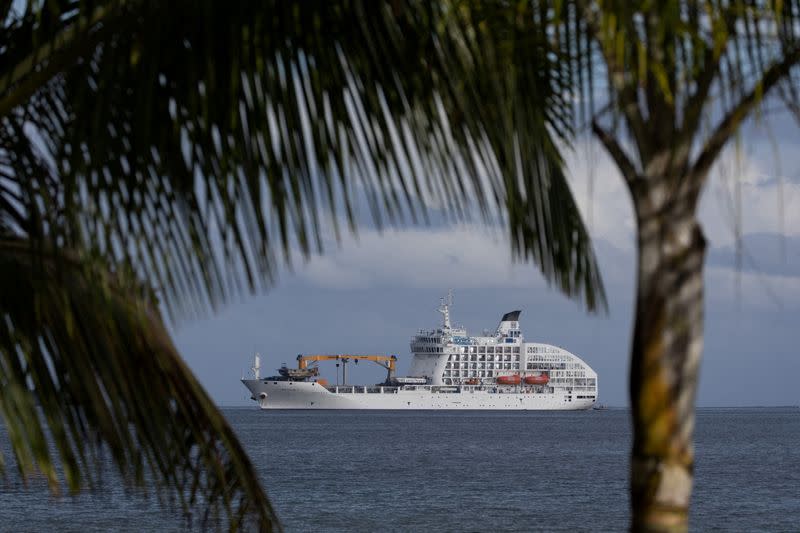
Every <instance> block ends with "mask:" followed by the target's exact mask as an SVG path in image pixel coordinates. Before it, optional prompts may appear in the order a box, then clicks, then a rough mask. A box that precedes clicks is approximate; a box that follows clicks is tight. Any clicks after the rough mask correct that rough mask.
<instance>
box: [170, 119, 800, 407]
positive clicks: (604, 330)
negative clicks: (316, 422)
mask: <svg viewBox="0 0 800 533" xmlns="http://www.w3.org/2000/svg"><path fill="white" fill-rule="evenodd" d="M768 124H769V127H765V125H764V124H757V123H754V122H750V123H748V125H747V126H746V127H745V128H744V130H743V133H742V135H741V136H740V138H739V140H738V149H735V148H734V147H731V148H730V149H729V150H728V151H727V152H725V154H724V155H723V157H722V159H721V161H720V162H719V164H718V165H717V167H716V170H715V171H714V173H713V175H712V177H711V180H710V182H709V183H708V184H707V186H706V189H705V190H704V193H703V197H702V200H701V206H700V218H701V221H702V224H703V229H704V232H705V235H706V238H707V239H708V242H709V245H708V255H707V262H706V273H705V281H706V313H705V320H706V323H705V350H704V357H703V363H702V366H701V372H700V385H699V392H698V399H697V404H698V406H762V405H763V406H766V405H798V404H800V388H799V387H798V386H797V384H796V383H797V376H798V375H800V357H799V355H800V153H798V151H797V148H798V143H797V139H798V138H800V137H798V133H800V129H798V127H797V124H796V123H793V122H792V121H791V119H789V118H787V117H781V116H778V117H777V118H775V119H773V120H770V121H769V123H768ZM567 161H568V170H569V174H570V185H571V187H572V190H573V193H574V195H575V197H576V200H577V201H578V203H579V206H580V208H581V212H582V214H583V216H584V221H585V222H586V224H587V226H588V227H589V232H590V234H591V237H592V240H593V244H594V247H595V251H596V253H597V256H598V259H599V263H600V269H601V274H602V276H603V281H604V283H605V288H606V292H607V294H608V299H609V312H608V313H607V314H588V313H587V312H586V310H585V308H584V307H583V306H582V305H581V304H580V303H579V302H576V301H572V300H569V299H568V298H567V297H565V296H564V295H562V294H561V293H560V292H558V291H557V290H555V289H552V288H550V287H548V285H547V283H546V282H545V280H544V279H543V277H542V275H541V274H540V273H539V272H538V270H537V269H536V267H535V266H533V265H530V264H515V263H513V262H512V261H511V254H510V248H509V244H508V241H507V239H506V238H505V236H504V234H503V231H502V228H486V227H482V226H479V225H458V226H445V225H442V224H433V225H430V226H427V227H414V226H408V227H403V228H400V229H396V230H392V231H385V232H383V233H378V232H377V231H375V230H374V229H372V228H371V227H370V226H369V225H368V224H364V225H363V226H362V227H361V229H360V230H359V236H358V238H357V239H356V238H353V237H350V236H348V237H346V238H344V239H343V240H342V242H341V244H340V245H339V246H338V247H336V246H332V247H331V246H329V247H328V250H327V251H326V253H325V254H324V255H322V256H316V257H313V258H312V259H311V260H309V261H308V262H307V263H305V264H303V265H299V266H296V267H295V268H294V270H293V271H292V272H288V271H284V272H283V273H282V274H281V275H280V277H279V280H278V282H277V284H276V285H275V286H274V287H273V288H271V289H269V290H268V291H266V292H263V293H260V294H256V295H253V296H249V297H246V298H242V299H241V300H239V301H237V302H234V303H232V304H229V305H227V306H226V307H224V308H223V309H221V310H220V311H219V312H217V313H216V314H213V315H210V316H207V317H205V318H201V319H196V320H193V321H189V322H181V323H178V324H173V325H172V331H173V334H174V338H175V341H176V344H177V346H178V349H179V350H180V352H181V354H182V355H183V357H184V358H185V359H186V361H187V363H188V364H189V366H190V367H191V368H192V370H193V371H194V372H195V373H196V374H197V376H198V377H199V379H200V381H201V382H202V383H203V385H204V386H205V387H206V388H207V390H208V391H209V392H210V394H211V395H212V397H213V398H214V400H215V401H217V402H218V403H219V404H220V405H225V406H230V405H252V402H251V401H250V400H249V393H248V391H247V390H246V389H245V388H244V386H243V385H242V384H241V383H240V382H239V380H240V378H241V377H242V375H243V374H245V373H246V372H247V371H248V370H249V367H250V366H251V364H252V357H253V354H254V352H259V353H260V354H261V357H262V375H271V374H274V373H275V372H274V370H275V369H277V367H279V366H280V365H281V364H282V363H287V364H288V365H290V366H292V365H294V364H295V358H296V356H297V354H299V353H375V354H397V355H398V357H399V363H398V367H399V368H398V370H399V374H400V375H403V374H404V373H405V371H406V370H407V369H408V366H409V363H410V359H411V354H410V353H409V341H410V339H411V336H412V335H413V334H414V333H415V332H416V331H417V330H418V329H420V328H431V327H435V326H438V325H439V324H440V322H441V316H440V315H439V313H437V312H436V308H437V307H438V305H439V298H440V297H442V296H444V295H445V294H446V293H447V290H448V289H450V288H452V289H453V290H454V305H453V308H452V311H451V314H452V317H453V321H454V322H455V323H456V324H459V325H463V326H465V327H466V328H467V330H468V332H470V333H471V334H479V333H480V332H481V331H482V330H483V329H492V330H493V329H494V328H495V327H496V326H497V324H498V321H499V319H500V317H501V315H502V314H503V313H505V312H507V311H512V310H515V309H521V310H522V315H521V318H520V324H521V329H522V332H523V335H524V336H525V338H526V339H527V340H528V341H536V342H546V343H550V344H554V345H557V346H560V347H562V348H564V349H566V350H568V351H570V352H572V353H574V354H576V355H578V356H579V357H581V358H582V359H583V360H584V361H585V362H586V363H588V364H589V365H590V366H591V367H592V368H593V369H594V370H595V371H596V372H597V373H598V380H599V399H600V401H601V402H602V403H604V404H608V405H612V406H625V405H627V404H628V398H627V375H628V367H629V348H630V340H631V326H632V320H633V296H634V290H635V286H634V281H635V254H634V252H635V248H634V247H635V240H634V229H635V228H634V219H633V212H632V208H631V204H630V198H629V195H628V193H627V191H626V189H625V187H624V184H623V181H622V179H621V177H620V176H619V174H618V172H617V171H616V170H615V168H614V167H613V164H612V163H611V161H610V160H609V159H608V157H607V156H606V155H605V154H604V152H603V150H602V148H601V147H600V146H599V145H597V144H595V143H593V142H590V141H581V142H579V143H578V144H577V145H576V147H575V149H574V150H573V151H571V152H569V153H568V154H567ZM590 189H591V191H592V193H591V195H590V194H589V191H590ZM737 198H738V200H737ZM737 225H738V226H737ZM737 227H738V233H740V235H741V241H740V242H741V246H742V251H741V253H738V254H737V252H736V243H737V239H736V234H737ZM321 369H322V374H323V376H325V377H327V378H328V379H330V380H331V381H335V368H334V366H333V365H332V364H325V363H323V364H322V365H321ZM348 374H349V381H350V382H351V383H376V382H379V381H382V380H383V379H384V377H385V370H383V369H382V368H380V367H378V366H376V365H374V364H371V363H362V364H359V365H358V366H355V365H351V366H350V367H349V369H348Z"/></svg>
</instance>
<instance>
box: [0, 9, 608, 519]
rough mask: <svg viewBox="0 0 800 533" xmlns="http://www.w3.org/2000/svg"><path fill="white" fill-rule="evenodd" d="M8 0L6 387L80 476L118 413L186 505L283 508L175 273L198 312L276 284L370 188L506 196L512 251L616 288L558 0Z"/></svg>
mask: <svg viewBox="0 0 800 533" xmlns="http://www.w3.org/2000/svg"><path fill="white" fill-rule="evenodd" d="M3 15H4V21H5V26H4V27H5V31H4V32H3V35H2V36H0V173H2V180H0V231H2V236H3V238H4V239H5V241H6V243H7V245H6V247H5V248H3V249H2V250H0V254H3V257H2V261H3V262H4V264H5V267H4V268H6V269H7V275H6V276H5V277H4V283H5V285H4V289H3V290H4V292H3V299H2V306H3V308H2V312H3V314H4V316H5V317H7V320H6V324H5V325H4V326H3V327H5V328H6V331H5V333H4V334H5V340H4V341H3V342H2V343H0V350H2V357H3V361H4V365H6V364H7V365H8V368H7V369H6V368H5V367H4V369H3V376H2V379H5V380H7V381H8V384H9V386H8V387H4V392H3V395H2V396H0V402H2V405H1V406H0V408H2V409H3V413H4V417H5V419H6V421H7V424H8V426H9V431H10V433H11V434H12V436H13V439H14V440H13V442H14V452H15V454H16V458H17V463H18V464H19V465H20V468H21V469H22V471H23V473H24V474H27V473H29V472H31V471H33V470H34V469H39V470H41V471H43V472H46V473H48V475H49V477H50V479H51V480H52V481H53V483H55V481H54V478H53V475H54V474H53V472H54V471H55V470H54V464H55V462H56V461H60V462H61V464H62V465H64V468H65V474H66V476H67V482H68V484H69V486H70V487H72V488H77V487H78V486H79V485H80V484H81V483H82V482H84V481H88V482H91V474H90V472H91V471H92V470H91V467H92V464H93V460H92V458H93V454H94V453H95V452H96V448H93V447H92V446H89V445H83V444H80V443H83V442H85V441H86V440H87V436H89V435H96V437H97V438H98V439H99V440H100V441H102V442H104V443H106V445H107V446H108V447H109V448H110V449H111V450H112V453H113V456H114V459H115V461H116V463H117V465H118V466H119V468H120V471H121V472H122V474H123V476H124V477H125V478H126V479H128V480H129V481H130V482H132V483H135V484H141V483H143V482H144V481H143V480H144V479H145V477H144V476H145V474H144V472H145V471H147V470H149V471H151V472H152V473H153V475H154V476H155V477H156V478H157V481H159V483H160V485H162V486H166V487H172V488H175V489H177V493H178V495H179V496H178V497H179V499H180V500H181V502H182V503H183V504H185V505H187V506H190V505H191V504H193V503H198V502H200V501H202V502H203V503H205V502H209V503H212V504H214V505H212V506H211V507H210V508H212V509H218V510H220V511H225V513H224V514H225V516H227V517H229V518H230V519H232V520H233V522H232V523H233V524H234V525H235V524H237V523H238V522H239V521H240V519H242V520H243V519H245V518H247V519H255V520H256V521H258V522H259V523H260V524H261V525H262V527H264V528H266V527H268V526H270V524H275V522H274V516H273V513H272V511H271V509H270V507H269V504H268V501H267V500H266V497H265V496H264V494H263V492H262V491H261V489H260V487H259V485H258V481H257V479H256V476H255V474H254V471H253V470H252V468H250V466H251V465H250V464H249V462H248V461H247V459H246V457H245V455H244V453H243V452H242V451H241V449H240V447H239V444H238V443H237V442H236V440H235V438H234V437H233V436H232V434H231V432H230V429H229V428H228V426H227V425H226V424H225V422H224V420H223V418H222V417H221V415H220V414H219V412H218V411H217V410H216V408H215V407H214V406H213V404H212V403H211V402H210V400H209V399H208V397H207V396H206V395H205V393H204V392H203V391H202V389H201V388H200V387H199V386H198V385H197V383H196V381H195V380H194V378H193V377H192V376H191V374H190V372H189V371H188V370H187V369H186V368H185V367H184V366H183V364H182V363H181V362H180V359H179V358H178V357H177V354H176V353H175V351H174V349H173V347H172V346H171V344H170V343H169V339H168V337H167V336H166V334H165V333H164V332H163V327H162V326H161V322H160V319H159V318H158V316H157V314H156V313H155V311H154V310H155V309H156V307H157V305H158V304H156V303H155V302H156V301H157V299H156V295H157V297H158V301H160V303H161V304H163V305H164V306H165V308H166V309H167V310H168V311H170V312H171V313H173V314H174V315H175V316H185V315H186V314H190V313H192V312H195V311H197V310H198V309H202V308H204V307H207V306H209V305H210V306H211V307H215V306H217V305H219V304H221V303H222V302H224V301H226V300H228V299H229V298H230V297H231V296H232V295H235V294H238V293H240V292H242V291H247V290H254V289H258V288H260V287H263V286H265V285H268V284H269V283H272V282H273V281H274V279H275V276H276V273H277V271H278V269H279V266H280V264H281V262H287V263H289V262H291V261H292V260H293V259H294V258H295V257H296V256H297V255H299V256H300V257H308V256H309V255H310V254H312V253H315V252H320V251H323V242H324V237H325V231H326V228H329V227H330V228H333V232H334V234H336V235H337V236H338V235H339V234H340V232H341V231H342V230H343V228H340V227H339V220H340V218H341V215H343V218H344V220H345V221H346V224H347V229H349V230H351V231H355V230H356V224H355V220H356V216H357V215H358V213H357V212H356V209H357V208H358V205H359V203H360V201H361V199H362V198H363V199H365V201H366V203H367V205H368V208H369V211H370V215H371V218H372V220H373V221H374V223H375V224H376V225H377V226H379V227H384V226H386V225H391V224H400V223H404V222H407V221H409V220H411V221H418V220H426V219H427V217H428V216H429V215H430V214H431V208H426V207H425V206H426V205H435V206H437V207H436V210H437V211H441V212H442V214H443V215H444V216H445V218H446V219H448V220H451V221H463V220H476V219H477V220H482V221H489V222H494V221H496V220H497V219H498V218H500V219H501V220H502V221H503V222H504V223H505V224H506V225H507V226H508V228H509V233H510V236H511V243H512V247H513V248H512V251H513V253H514V256H515V257H516V258H519V259H532V260H533V261H534V262H535V263H536V264H537V265H538V266H539V267H540V268H541V270H542V272H543V273H544V275H545V277H546V278H547V279H548V280H549V281H550V282H552V283H554V284H556V285H557V286H558V287H559V288H560V289H562V290H563V291H565V292H566V293H567V294H570V295H573V296H577V297H581V298H583V299H584V300H585V301H586V303H587V305H588V307H589V308H592V309H593V308H595V307H598V306H602V305H604V303H605V300H604V295H603V291H602V285H601V283H600V278H599V274H598V271H597V266H596V263H595V259H594V255H593V253H592V250H591V246H590V244H589V240H588V236H587V234H586V231H585V228H584V227H583V224H582V222H581V219H580V216H579V214H578V211H577V208H576V206H575V204H574V201H573V199H572V197H571V195H570V194H569V188H568V185H567V183H566V179H565V175H564V171H563V161H562V159H561V156H560V153H559V148H558V146H559V145H560V144H563V143H568V141H569V139H570V136H571V134H572V131H571V127H570V124H572V123H573V118H572V115H571V106H570V105H567V103H566V98H568V94H569V91H570V89H571V86H570V84H571V80H570V78H569V76H567V75H565V74H564V73H563V72H562V71H563V67H562V66H561V63H560V62H559V61H560V59H561V57H560V56H559V55H558V51H557V50H556V49H554V48H553V46H552V43H551V40H550V36H549V35H548V34H547V32H546V31H544V30H543V27H544V26H543V25H542V24H541V21H542V19H543V17H544V16H545V15H546V10H543V9H539V8H534V7H533V5H532V4H528V3H520V4H519V5H514V6H513V9H512V8H511V7H510V6H509V5H508V4H507V3H506V2H473V1H470V2H467V1H449V2H441V3H426V2H417V1H412V0H407V1H400V2H371V1H357V0H351V1H347V0H342V1H338V2H330V1H308V2H296V3H292V2H237V3H234V4H233V5H230V4H229V3H222V2H213V1H210V0H206V1H201V2H186V1H177V2H170V3H163V2H147V1H139V2H136V1H131V2H80V1H72V2H71V1H62V2H43V3H38V2H37V3H30V4H27V6H26V9H25V10H23V12H20V10H19V9H16V8H15V6H12V5H10V4H9V5H7V6H5V12H4V13H3ZM95 278H96V279H97V280H98V282H97V284H96V285H95V284H94V283H93V281H94V279H95ZM144 280H146V283H145V281H144ZM90 281H92V283H90ZM140 286H144V287H147V288H148V290H142V289H140V288H139V287H140ZM151 288H152V290H153V291H154V293H151V292H150V289H151ZM6 291H8V292H6ZM6 295H7V296H6ZM96 331H99V332H100V333H99V334H98V335H97V336H95V332H96ZM15 361H16V362H15ZM14 365H16V366H14ZM51 369H54V370H51ZM145 390H146V391H148V393H147V394H146V395H143V394H142V391H145ZM59 394H63V395H67V401H61V400H58V401H57V399H58V398H59V396H58V395H59ZM36 401H40V402H41V406H42V408H43V409H42V413H43V415H39V414H37V411H36V410H35V408H34V406H35V403H36ZM150 413H152V416H150ZM42 417H43V418H42ZM46 431H49V432H50V434H51V435H52V436H53V438H54V439H55V440H56V441H57V444H58V449H59V455H58V457H50V456H48V455H47V454H46V453H45V451H44V448H43V446H44V440H43V439H44V437H43V436H42V435H43V434H44V433H45V432H46ZM187 494H188V495H187Z"/></svg>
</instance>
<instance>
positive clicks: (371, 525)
mask: <svg viewBox="0 0 800 533" xmlns="http://www.w3.org/2000/svg"><path fill="white" fill-rule="evenodd" d="M225 412H226V414H227V416H228V417H229V419H230V421H231V423H232V424H233V425H234V427H235V428H236V429H237V431H238V432H239V435H240V436H241V438H242V440H243V442H244V445H245V447H246V448H247V450H248V451H249V453H250V454H251V458H252V460H253V462H254V463H255V464H256V466H257V468H258V470H259V473H260V474H261V476H262V478H263V480H264V483H265V485H266V487H267V490H268V492H269V494H270V496H271V498H272V500H273V502H274V504H275V506H276V508H277V509H278V512H279V513H280V516H281V518H282V520H283V523H284V526H285V528H286V529H287V531H535V530H542V531H623V530H625V528H626V525H627V521H628V501H627V488H626V487H627V451H628V447H629V442H630V429H629V423H628V414H627V412H625V411H622V410H613V409H612V410H608V411H588V412H568V413H545V412H542V413H442V412H428V413H391V412H350V413H348V412H329V413H313V412H297V413H292V412H273V413H270V412H260V411H257V410H256V409H252V408H249V409H227V410H226V411H225ZM0 431H2V430H0ZM0 437H4V435H2V436H0ZM0 440H2V441H3V442H2V446H3V447H4V448H6V449H7V443H6V442H5V441H4V438H0ZM696 449H697V462H696V476H697V477H696V488H695V492H694V497H693V506H692V522H691V523H692V529H693V530H695V531H714V530H716V531H800V409H796V408H795V409H789V408H786V409H706V410H702V409H701V410H700V411H699V412H698V420H697V430H696ZM53 527H58V529H59V530H61V531H83V532H85V531H107V530H124V531H152V530H172V531H181V530H184V529H186V528H185V524H184V523H183V522H182V521H181V519H179V518H176V517H175V516H174V514H171V513H170V512H169V511H164V510H161V509H160V508H159V506H158V504H157V503H156V501H155V500H154V498H150V499H147V500H145V499H143V498H140V497H136V496H130V495H126V494H125V493H124V491H123V490H122V489H121V488H119V487H118V486H117V485H116V484H115V483H113V482H112V480H111V479H108V480H107V482H106V487H105V488H104V489H103V490H102V491H100V492H99V493H97V494H92V495H88V494H84V495H80V496H77V497H65V498H61V499H59V500H55V499H53V498H50V497H49V496H47V495H46V493H43V492H42V490H41V486H32V487H30V488H28V489H22V488H21V487H19V486H18V484H16V483H14V482H13V481H12V482H11V483H10V484H7V485H6V486H5V487H0V529H2V530H3V531H42V530H46V529H52V528H53Z"/></svg>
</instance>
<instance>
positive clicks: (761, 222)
mask: <svg viewBox="0 0 800 533" xmlns="http://www.w3.org/2000/svg"><path fill="white" fill-rule="evenodd" d="M771 172H773V170H772V169H770V170H767V169H764V168H762V167H761V165H760V164H759V162H758V160H757V158H755V157H753V156H748V155H741V156H740V160H739V162H738V164H737V161H736V154H735V151H734V150H733V149H731V150H727V151H726V152H725V153H724V154H723V157H722V159H721V161H720V162H719V163H718V164H717V167H716V168H715V171H714V172H713V174H712V176H711V180H710V182H709V183H708V184H707V186H706V190H705V191H704V193H703V198H702V200H701V204H700V218H701V220H702V221H703V228H704V230H705V233H706V237H707V238H708V240H709V241H710V243H711V244H712V245H713V246H724V245H728V244H731V243H733V242H734V241H735V239H736V231H735V228H736V224H737V219H738V224H740V228H741V229H740V231H741V233H742V234H743V235H746V234H748V233H778V234H783V235H785V236H796V235H800V183H796V182H791V181H789V180H788V179H784V180H783V182H781V180H780V179H779V177H778V176H776V175H774V174H772V173H771ZM737 187H738V188H739V191H738V193H737ZM737 196H738V197H739V198H740V200H738V201H737ZM737 203H738V205H737ZM781 210H783V221H781V214H780V212H781Z"/></svg>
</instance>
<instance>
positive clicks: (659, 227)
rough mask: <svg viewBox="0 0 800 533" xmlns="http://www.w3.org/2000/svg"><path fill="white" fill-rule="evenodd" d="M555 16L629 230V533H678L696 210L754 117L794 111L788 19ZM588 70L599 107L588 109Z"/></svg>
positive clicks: (699, 241) (683, 495)
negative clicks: (776, 107) (634, 257)
mask: <svg viewBox="0 0 800 533" xmlns="http://www.w3.org/2000/svg"><path fill="white" fill-rule="evenodd" d="M564 9H565V11H564V12H563V13H557V14H556V18H557V20H556V24H557V25H558V26H559V27H560V28H561V29H562V31H561V32H560V35H561V36H562V37H561V42H562V43H564V46H565V47H566V48H567V49H568V50H570V51H571V52H572V54H571V55H572V57H574V58H577V59H576V63H574V64H573V66H572V69H571V70H572V72H573V73H578V74H583V78H582V80H581V81H579V84H580V85H581V86H582V87H583V89H584V94H586V95H587V98H585V100H586V101H589V104H588V107H589V108H590V109H589V110H588V112H587V114H586V116H587V117H588V121H589V122H590V124H591V130H592V132H593V134H594V136H595V137H596V138H597V139H598V140H599V141H600V143H601V144H602V145H603V146H604V147H605V149H606V151H607V152H608V154H609V155H610V156H611V158H612V159H613V161H614V162H615V163H616V166H617V167H618V169H619V171H620V173H621V174H622V177H623V179H624V180H625V183H626V184H627V187H628V190H629V191H630V195H631V199H632V201H633V206H634V212H635V215H636V222H637V247H638V276H637V293H636V311H635V323H634V331H633V340H632V346H631V370H630V402H631V409H632V414H633V430H634V439H633V450H632V457H631V472H630V476H631V477H630V479H631V504H632V508H633V520H632V529H633V530H637V531H639V530H655V531H664V530H670V531H671V530H677V531H683V530H686V529H687V528H688V509H689V499H690V495H691V487H692V476H693V474H692V472H693V448H692V434H693V429H694V403H695V393H696V390H697V380H698V370H699V367H700V359H701V354H702V346H703V262H704V253H705V248H706V241H705V238H704V236H703V232H702V228H701V227H700V224H699V222H698V218H697V205H698V201H699V198H700V194H701V192H702V190H703V186H704V184H705V183H706V181H708V176H709V174H710V171H711V169H712V167H713V165H714V162H715V161H717V159H718V158H719V156H720V154H721V152H722V150H723V148H724V147H725V146H726V145H727V144H728V142H729V141H730V140H731V138H732V137H733V136H734V135H735V134H736V133H737V131H738V130H739V128H740V127H741V125H742V123H743V122H744V121H745V120H746V119H747V118H748V117H751V116H753V115H754V114H755V113H756V112H757V111H758V110H759V109H760V108H761V105H762V103H764V102H775V103H778V104H779V103H785V104H788V105H787V106H786V108H787V109H789V110H790V111H794V112H796V111H797V89H798V83H797V81H798V80H797V74H798V62H800V40H798V30H799V28H798V15H800V5H798V3H797V2H794V1H789V2H775V3H772V2H750V1H744V2H655V3H653V2H592V3H584V2H577V3H575V4H573V5H569V6H566V7H565V8H564ZM586 58H589V61H588V62H587V61H586ZM598 62H600V63H602V65H603V80H604V81H605V83H604V84H602V89H598V90H600V92H602V94H603V98H604V99H605V101H604V102H597V107H596V108H592V105H593V104H594V103H595V102H593V96H594V94H595V93H596V90H595V89H596V87H597V86H596V85H595V84H594V83H593V79H592V78H591V76H592V68H593V66H594V64H596V63H598ZM606 96H607V98H605V97H606ZM594 109H598V111H597V112H594Z"/></svg>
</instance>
